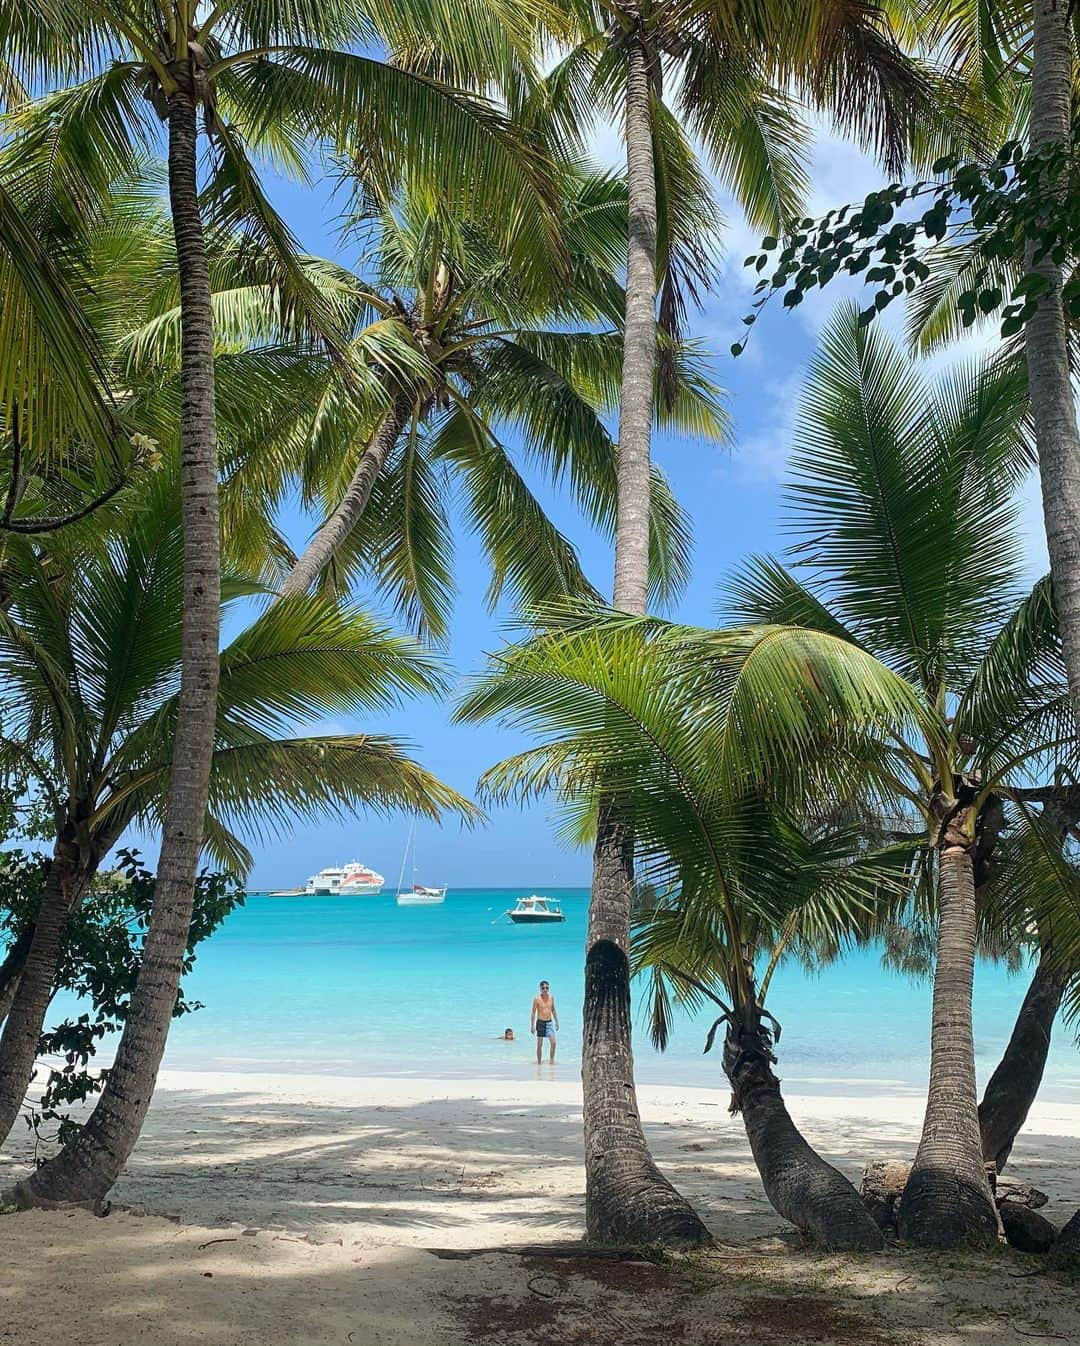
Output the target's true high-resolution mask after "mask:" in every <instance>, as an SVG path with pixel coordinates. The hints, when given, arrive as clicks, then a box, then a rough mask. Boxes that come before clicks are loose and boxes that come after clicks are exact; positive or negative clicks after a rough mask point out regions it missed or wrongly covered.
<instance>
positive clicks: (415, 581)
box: [127, 173, 726, 637]
mask: <svg viewBox="0 0 1080 1346" xmlns="http://www.w3.org/2000/svg"><path fill="white" fill-rule="evenodd" d="M566 176H567V177H568V179H569V180H568V181H567V184H566V193H567V195H566V196H565V197H564V198H563V199H562V201H561V207H560V226H561V232H562V236H563V239H564V241H565V245H566V249H567V254H568V258H569V266H570V275H569V278H568V279H562V278H559V277H557V276H556V277H553V276H552V275H551V274H550V273H545V274H544V276H542V277H541V278H534V277H532V276H531V275H529V274H527V273H525V272H523V269H522V267H521V266H520V265H518V264H517V263H515V262H514V261H513V260H512V259H511V258H509V257H508V256H507V253H506V251H505V249H504V247H503V246H502V240H501V238H500V236H499V235H500V232H501V231H497V230H491V229H487V228H482V227H480V226H478V225H476V224H473V223H472V222H470V221H467V220H466V221H461V220H453V219H450V218H448V217H447V216H446V213H445V212H444V211H442V210H438V209H434V210H433V209H432V206H431V203H430V200H429V199H427V198H426V197H424V198H423V199H417V197H415V196H414V197H411V198H410V197H408V196H407V197H405V199H403V200H400V201H395V202H394V203H393V204H392V205H383V204H378V205H372V204H371V203H369V202H364V203H363V210H362V212H361V211H358V215H357V218H355V219H354V221H353V222H352V225H351V227H350V231H349V232H350V235H353V234H355V235H358V237H359V239H360V241H361V243H362V246H363V263H362V265H361V267H360V269H359V272H358V273H357V274H353V273H352V272H348V271H345V270H344V269H342V268H332V267H329V266H328V265H327V264H325V263H321V262H317V261H315V260H313V259H310V260H309V261H308V263H307V265H308V267H309V269H310V271H311V273H312V276H313V283H316V284H319V285H320V286H321V287H322V288H323V289H324V291H325V292H326V293H327V295H328V297H330V296H331V295H332V296H333V300H334V302H335V303H336V305H337V307H338V309H339V310H340V322H341V325H342V327H343V330H344V331H345V333H346V334H347V341H348V346H347V349H348V351H349V354H350V357H351V358H350V362H349V365H348V367H347V369H346V370H344V371H343V369H342V367H341V362H340V361H339V360H337V359H335V358H334V357H333V355H332V354H327V353H325V352H323V353H321V354H320V353H318V352H313V351H311V350H310V349H307V348H305V346H304V344H303V343H302V342H301V343H299V344H298V343H296V342H295V340H294V339H293V337H292V334H290V333H289V332H288V331H285V332H281V333H277V334H270V333H268V332H267V331H266V330H265V328H266V314H267V311H268V309H271V308H272V304H270V303H269V297H268V295H267V293H266V287H265V286H258V285H248V286H246V287H243V288H240V289H232V290H230V291H229V292H228V293H227V294H226V293H224V292H223V293H222V295H221V301H220V308H219V312H220V325H219V332H220V342H221V348H222V349H221V350H220V351H219V366H220V365H221V364H222V362H223V360H225V361H227V360H228V359H229V358H230V357H231V354H233V353H235V351H236V349H237V346H238V343H241V342H244V341H245V340H246V341H247V342H249V343H254V345H253V355H257V356H259V357H260V358H262V359H264V360H269V359H273V360H274V361H276V362H277V363H276V365H275V374H276V379H275V381H274V386H271V387H270V388H269V390H267V389H266V388H265V387H264V381H260V383H259V399H258V401H257V402H256V400H255V399H252V407H251V412H250V416H249V417H248V422H247V426H246V428H245V429H246V432H243V433H241V434H240V435H239V436H238V437H234V438H233V440H232V442H230V444H229V445H228V446H227V447H226V448H225V450H224V462H225V471H226V483H227V484H226V487H225V491H224V508H225V512H226V519H227V523H228V528H229V534H230V537H231V538H232V539H233V541H234V544H235V543H239V542H240V540H241V539H243V538H245V537H246V538H249V539H250V543H249V544H248V552H249V554H250V557H251V560H252V563H253V564H254V563H256V558H257V554H258V553H259V552H261V553H262V554H263V558H264V561H265V564H266V565H267V582H268V583H270V584H273V585H274V586H275V587H277V588H278V589H279V592H282V593H294V592H304V591H306V590H307V589H308V588H310V587H311V585H312V583H313V582H316V581H319V582H320V583H322V584H324V585H328V586H330V587H332V588H334V589H336V590H338V591H343V592H344V591H347V590H348V589H349V587H350V585H351V584H352V582H353V579H354V577H355V575H356V573H357V571H358V570H362V571H363V572H365V578H367V579H368V580H369V582H371V581H373V582H374V583H375V584H376V585H378V586H380V587H382V588H383V589H384V590H385V591H386V592H387V593H388V595H389V596H390V597H391V598H392V600H393V602H394V603H395V605H396V606H397V607H398V608H399V609H400V610H401V611H402V612H403V614H404V615H405V616H406V617H407V618H408V620H409V621H410V622H411V623H413V624H414V625H415V626H416V627H418V628H419V629H422V630H425V631H426V632H428V633H429V634H431V635H433V636H435V637H442V636H444V635H445V632H446V626H447V620H448V613H447V608H448V603H449V598H450V594H451V589H452V566H451V551H452V547H451V541H450V536H449V527H450V521H449V518H448V512H447V509H446V506H445V503H444V501H445V500H447V499H448V498H452V497H453V496H454V495H456V494H458V492H455V491H454V489H453V488H454V487H455V486H456V487H458V488H459V493H460V498H461V500H462V502H463V506H464V512H465V516H466V522H467V524H468V525H469V526H470V527H471V528H472V529H473V530H475V531H476V532H478V533H479V535H480V538H481V541H482V543H483V545H484V550H485V552H486V554H487V557H488V560H489V564H490V567H491V573H492V583H491V587H490V590H489V595H488V597H489V600H490V601H492V602H493V601H494V600H495V599H497V598H498V597H499V595H500V594H501V593H502V592H503V591H504V589H505V588H507V587H509V588H510V589H512V590H513V591H514V593H515V597H517V598H518V599H519V601H523V602H525V603H527V604H535V603H537V602H541V601H543V600H545V599H547V598H550V597H552V596H553V595H558V594H565V593H573V592H577V593H589V592H591V586H590V585H589V582H588V580H587V579H586V577H585V576H584V574H583V573H582V571H581V568H580V565H579V563H578V561H577V558H576V556H575V554H574V551H573V548H572V547H571V545H570V543H569V542H568V541H567V539H566V538H565V537H564V536H563V535H562V534H561V533H560V532H559V531H558V530H557V529H556V528H554V527H553V526H552V524H551V523H550V521H549V520H548V518H547V516H546V514H545V512H544V510H543V508H542V506H541V504H540V502H539V501H538V500H537V499H536V498H535V497H534V495H533V494H532V492H531V491H530V489H529V487H528V484H527V482H526V479H525V477H524V475H523V473H522V471H521V469H520V467H519V462H520V460H521V458H525V459H527V460H531V461H532V462H536V463H539V464H540V465H541V466H542V467H543V468H544V469H545V470H546V471H547V472H548V473H550V475H551V477H552V478H553V479H555V480H558V479H560V478H562V477H566V478H567V479H568V482H569V484H570V486H571V488H572V490H573V491H574V494H575V495H576V496H577V498H578V500H579V502H580V504H581V507H582V510H583V511H584V512H585V513H586V515H587V516H588V517H589V519H590V520H591V521H594V522H596V523H598V524H600V525H601V526H605V527H606V526H609V525H610V523H611V521H612V520H613V517H614V512H615V493H616V481H617V471H616V450H615V445H614V442H613V440H612V438H611V436H610V434H609V431H608V429H607V426H606V424H605V419H604V415H605V413H606V412H607V411H608V410H609V409H610V408H611V407H612V405H613V404H614V402H615V401H616V399H617V390H618V369H619V354H620V349H621V340H620V336H619V332H618V325H619V323H620V322H621V316H622V315H621V306H622V286H621V284H620V283H619V281H618V277H617V268H618V264H619V257H620V253H621V249H622V246H624V240H625V220H626V193H625V187H624V186H623V184H622V183H620V182H619V181H618V180H617V179H616V178H614V177H611V176H609V175H606V174H597V173H588V174H575V175H574V176H573V177H569V175H566ZM553 281H554V282H555V283H553ZM222 283H223V285H227V284H228V280H227V278H225V277H222ZM178 318H179V315H178V313H177V312H176V310H175V309H173V310H171V311H165V312H160V313H156V314H155V315H154V316H153V318H152V319H151V321H150V322H149V323H148V324H147V325H146V327H145V328H144V329H143V330H142V331H136V332H133V333H131V334H130V336H129V338H128V341H127V346H128V349H129V350H130V351H131V352H132V353H133V354H136V353H137V367H138V369H139V372H140V374H141V375H142V376H145V374H146V373H147V371H148V369H149V368H152V367H153V366H154V365H155V364H156V365H158V366H161V367H171V366H172V365H173V363H174V361H175V342H176V338H177V335H178V327H179V322H178ZM268 336H272V339H274V340H277V341H279V342H281V343H282V344H281V345H280V346H279V347H275V346H272V345H270V344H268V341H267V337H268ZM664 349H665V351H666V352H667V353H668V354H669V355H670V363H671V377H670V378H669V380H668V386H667V388H666V390H665V396H664V397H663V399H662V400H660V401H659V402H658V404H657V415H658V420H659V423H660V424H662V425H665V426H671V427H673V428H679V429H682V430H684V431H686V432H690V433H693V434H695V435H698V436H699V437H701V438H703V439H712V440H717V439H720V438H722V437H723V436H724V434H725V430H726V417H725V414H724V411H723V408H722V406H721V402H720V396H721V395H720V393H719V390H718V389H716V388H715V386H714V385H713V384H712V383H711V381H710V380H709V378H708V375H707V372H706V369H705V362H704V360H703V358H702V357H701V354H700V350H699V347H698V346H697V345H696V343H693V342H680V343H673V342H670V341H668V340H667V339H665V342H664ZM361 362H363V364H362V363H361ZM249 363H250V362H249ZM361 371H362V372H363V374H364V377H365V382H364V383H363V385H362V386H361V387H359V388H358V387H356V386H355V380H356V376H357V374H358V373H360V372H361ZM505 428H513V429H514V430H516V431H517V434H518V437H519V438H520V440H521V441H522V452H521V453H520V454H515V453H514V452H512V451H511V449H510V448H509V446H508V445H507V443H506V442H505ZM653 475H654V481H653V494H654V497H655V508H654V510H653V520H652V527H651V575H652V580H653V583H654V586H655V589H654V592H655V593H656V595H657V597H659V598H661V599H667V598H670V597H671V595H672V594H673V592H675V591H676V590H677V589H678V588H679V587H680V585H681V583H682V581H683V579H684V578H685V572H686V555H687V540H686V537H685V533H684V529H685V523H684V521H683V518H682V515H681V512H680V510H679V508H678V506H677V504H676V502H675V501H674V500H673V498H672V495H671V492H670V489H669V488H668V486H667V484H666V482H665V481H664V479H663V477H662V474H660V473H659V471H658V470H655V469H654V473H653ZM294 483H298V484H299V486H300V489H301V493H302V496H303V498H304V499H305V500H308V501H320V500H321V501H322V502H324V509H325V519H324V522H323V523H322V524H321V525H320V526H319V528H318V529H317V530H316V532H315V534H314V535H313V537H312V538H311V540H310V542H309V543H308V545H307V547H306V548H305V549H304V552H303V554H302V555H301V556H300V558H299V559H298V560H296V559H294V558H292V556H291V553H290V551H289V548H288V545H287V543H286V541H285V539H284V538H282V537H280V536H276V535H273V534H269V535H268V533H267V524H266V521H267V520H268V519H269V518H272V517H273V515H274V512H275V510H276V509H277V507H278V506H279V504H280V502H281V500H282V498H283V497H284V496H285V495H286V494H287V492H288V491H289V489H290V488H291V487H292V486H293V484H294ZM361 519H362V520H363V526H362V527H361V526H360V523H361ZM283 565H285V566H287V567H288V568H287V569H286V570H285V572H284V578H283V579H282V578H281V576H282V566H283Z"/></svg>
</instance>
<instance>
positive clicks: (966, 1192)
mask: <svg viewBox="0 0 1080 1346" xmlns="http://www.w3.org/2000/svg"><path fill="white" fill-rule="evenodd" d="M950 802H951V801H950ZM964 812H965V811H964V810H961V811H960V813H959V815H958V816H956V815H954V814H952V813H951V811H949V810H944V811H943V812H942V813H941V815H940V816H942V817H946V818H947V821H946V822H945V824H944V825H943V836H942V842H941V844H940V845H939V848H938V871H939V872H938V938H937V963H936V966H935V969H934V1003H933V1019H932V1024H931V1031H930V1087H929V1090H928V1093H927V1099H926V1115H925V1117H924V1119H923V1128H922V1136H921V1138H920V1140H919V1148H918V1150H917V1151H916V1154H915V1163H914V1165H913V1167H912V1170H911V1173H910V1175H909V1176H908V1180H907V1183H906V1184H905V1186H904V1192H903V1196H902V1198H901V1202H900V1210H899V1217H898V1221H897V1228H898V1231H899V1233H900V1236H901V1238H905V1239H910V1240H911V1241H912V1242H913V1243H920V1244H922V1245H924V1246H926V1247H937V1248H947V1247H953V1246H955V1245H956V1244H958V1243H960V1242H962V1241H964V1240H965V1239H967V1238H970V1237H972V1236H978V1235H980V1234H982V1235H986V1236H989V1237H994V1236H996V1234H997V1231H998V1217H997V1210H996V1207H995V1206H994V1199H993V1196H992V1194H991V1191H990V1184H989V1181H988V1179H987V1176H986V1169H985V1168H984V1166H983V1157H982V1145H981V1143H980V1139H979V1117H978V1106H977V1101H976V1093H975V1043H974V1038H973V1035H972V1027H971V995H972V983H973V980H974V973H975V934H976V926H975V869H974V864H973V860H972V843H971V842H970V841H969V839H968V837H967V835H966V834H965V832H964V831H963V829H962V825H961V824H962V820H963V817H964Z"/></svg>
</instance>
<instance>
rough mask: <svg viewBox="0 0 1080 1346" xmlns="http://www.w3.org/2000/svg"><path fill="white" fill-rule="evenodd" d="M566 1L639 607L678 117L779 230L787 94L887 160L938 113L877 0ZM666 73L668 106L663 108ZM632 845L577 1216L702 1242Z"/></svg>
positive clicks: (666, 315)
mask: <svg viewBox="0 0 1080 1346" xmlns="http://www.w3.org/2000/svg"><path fill="white" fill-rule="evenodd" d="M574 10H575V14H576V15H578V16H580V15H581V14H582V12H584V15H585V17H582V18H580V19H579V21H580V22H581V23H583V24H584V26H585V28H586V31H585V33H584V36H583V38H582V40H581V41H580V43H579V45H578V46H577V47H576V48H574V49H573V50H571V51H570V53H569V54H568V55H567V56H566V58H565V59H564V60H563V61H562V62H561V63H560V64H559V65H558V66H557V67H556V69H555V70H554V71H553V72H552V74H551V75H550V77H549V79H548V81H547V84H546V86H545V88H544V90H543V96H538V97H537V98H535V99H534V100H533V101H534V104H535V105H536V106H537V108H538V111H537V113H536V115H537V116H538V117H541V118H542V117H544V116H545V115H547V116H553V117H554V118H555V120H556V121H558V123H559V124H560V127H561V129H562V130H563V131H564V132H565V131H566V130H567V129H568V128H569V130H570V132H571V133H572V132H573V130H574V129H575V126H574V123H575V122H577V123H580V120H581V117H580V113H581V112H582V110H583V109H585V110H587V111H592V110H594V109H596V108H601V107H602V108H605V109H612V110H614V111H615V113H616V115H617V116H618V117H619V118H620V120H621V122H622V126H623V133H624V143H625V149H626V162H627V188H628V193H629V222H628V223H629V229H628V240H629V250H628V262H627V286H626V317H625V321H624V324H623V363H622V378H621V389H620V402H619V489H618V510H617V521H616V531H615V581H614V591H613V602H614V605H615V607H616V608H618V609H620V610H622V611H626V612H632V613H642V612H644V611H645V608H646V602H647V595H648V569H647V564H646V562H647V557H648V549H649V545H648V544H649V538H648V520H649V517H650V506H649V486H650V480H651V474H650V453H651V430H652V424H653V415H652V403H653V390H654V384H655V370H656V367H657V359H658V349H657V340H656V320H657V300H658V298H659V317H660V322H661V325H662V326H663V328H664V329H665V330H667V331H668V332H669V333H671V334H675V333H676V332H677V331H678V328H679V324H680V322H681V319H682V317H683V315H684V312H685V305H686V302H687V299H688V298H691V299H692V298H694V297H695V295H696V293H697V292H698V290H699V289H703V288H707V287H708V285H709V284H710V282H711V280H712V274H711V267H710V259H709V257H708V255H707V254H705V255H703V254H702V253H701V251H700V250H699V249H698V248H696V247H695V244H694V232H695V231H694V228H693V225H692V224H691V223H690V222H688V221H685V220H681V219H680V217H679V213H678V210H677V208H676V201H675V199H674V198H673V197H672V196H671V194H670V193H669V190H668V188H669V184H670V183H671V181H672V180H673V178H674V176H675V175H681V176H683V177H686V176H687V175H692V174H694V173H699V172H700V169H698V167H697V165H696V164H695V162H694V158H693V153H692V151H691V150H690V147H689V144H688V141H687V138H686V136H685V134H684V131H683V125H685V126H686V127H688V128H689V129H690V131H691V132H692V133H694V134H695V136H696V137H697V139H698V140H699V142H700V143H701V145H702V146H703V147H704V149H705V151H706V153H707V155H708V158H709V160H710V165H711V167H712V168H713V169H714V170H715V171H716V172H717V174H718V175H719V177H720V178H721V180H722V181H724V182H725V183H726V184H727V185H728V186H730V187H731V189H732V190H733V191H734V193H735V195H736V197H737V199H738V200H739V202H740V204H741V205H742V206H743V207H744V208H745V210H746V213H747V215H748V218H749V219H750V220H751V222H752V223H754V224H757V225H760V226H761V227H763V228H767V229H770V230H774V231H776V232H779V231H781V230H782V229H784V228H785V227H786V226H787V224H788V223H789V222H790V220H791V218H792V217H793V216H795V215H796V213H797V211H798V210H799V208H800V205H801V198H802V196H803V193H804V190H805V173H804V168H803V152H804V149H805V145H806V141H807V133H806V130H805V127H804V123H803V120H802V116H801V115H800V104H799V102H798V96H799V95H802V96H803V98H804V99H805V101H806V102H809V103H812V104H813V105H815V106H816V107H818V108H823V109H826V110H827V111H828V113H829V114H830V115H831V116H832V117H833V118H834V119H835V120H836V121H837V122H838V123H839V124H841V125H843V126H844V127H845V129H848V130H851V131H854V132H855V133H856V135H858V136H859V137H860V138H861V139H862V140H863V141H864V143H867V144H870V145H872V146H873V147H874V148H875V149H876V150H877V151H879V152H880V153H881V155H882V157H883V158H884V159H885V161H886V163H887V164H892V165H896V164H898V163H899V162H900V161H901V160H902V158H903V156H904V154H905V152H906V150H907V148H908V147H909V145H911V144H912V143H913V141H914V139H915V138H916V136H917V134H920V133H921V132H922V131H925V130H927V129H928V127H927V125H926V123H927V122H933V120H934V118H933V116H932V115H931V116H929V117H928V115H927V114H928V111H929V108H930V100H929V99H928V98H927V97H926V94H927V89H928V85H927V83H926V79H925V76H922V77H920V76H919V75H918V74H916V72H915V71H914V69H913V67H912V65H911V64H910V63H909V62H908V61H907V60H906V59H905V58H904V57H903V55H902V54H901V52H900V50H899V48H898V46H897V44H896V41H895V39H894V37H893V34H892V32H891V30H890V28H889V24H888V21H887V19H886V16H885V13H884V11H883V10H882V9H881V8H879V7H878V6H869V5H862V4H854V5H853V4H850V3H846V0H845V2H844V3H836V2H835V0H821V2H820V3H813V4H805V3H799V4H795V3H787V0H775V2H774V0H761V2H760V3H754V4H750V5H742V4H739V5H736V4H731V3H727V2H726V0H709V3H705V4H699V3H684V0H657V3H639V2H638V0H626V3H618V4H614V5H609V4H604V5H601V6H597V7H595V8H594V7H590V6H584V7H582V6H575V7H574ZM672 76H674V77H675V81H674V82H675V84H676V92H675V94H674V104H673V107H674V115H673V111H672V109H669V107H668V106H667V104H666V103H665V101H664V82H665V78H668V79H670V78H671V77H672ZM545 99H546V101H545ZM931 138H932V137H931ZM661 367H663V362H662V361H661ZM632 853H633V843H632V839H630V838H629V837H627V836H625V835H624V830H623V829H622V827H621V826H620V825H619V820H618V818H617V816H616V815H615V814H614V813H613V812H612V810H611V809H610V808H607V807H605V808H602V809H601V810H600V812H599V819H598V832H597V838H596V846H595V850H594V862H593V882H592V899H591V902H590V916H589V934H588V936H587V948H588V953H587V956H586V978H585V1006H584V1011H583V1026H584V1045H583V1052H582V1063H583V1070H582V1074H583V1081H584V1090H585V1104H584V1122H585V1153H586V1223H587V1226H588V1229H589V1232H590V1234H591V1235H592V1236H593V1237H596V1238H601V1239H616V1240H618V1239H623V1240H627V1241H631V1242H650V1241H653V1240H655V1239H662V1240H665V1241H668V1242H671V1243H678V1244H683V1245H688V1246H690V1245H694V1244H696V1243H701V1242H703V1241H705V1240H706V1238H707V1234H706V1231H705V1229H704V1226H703V1225H702V1223H701V1221H700V1220H699V1219H697V1217H696V1216H695V1215H694V1213H693V1212H692V1211H691V1210H690V1208H689V1206H688V1205H687V1203H686V1202H685V1201H683V1200H682V1198H680V1197H679V1196H678V1195H677V1194H676V1193H675V1192H674V1190H673V1189H672V1188H671V1186H670V1184H668V1183H667V1182H666V1180H664V1179H663V1178H662V1176H661V1175H660V1174H659V1173H658V1171H657V1170H656V1167H655V1165H654V1164H653V1162H652V1160H651V1158H650V1156H649V1153H648V1150H647V1147H646V1145H645V1141H644V1136H643V1134H642V1131H641V1125H640V1121H639V1118H638V1108H637V1102H636V1097H635V1090H634V1079H633V1056H632V1050H631V1042H630V1035H629V1022H630V1020H629V1012H628V1008H627V1007H628V1004H629V970H628V963H627V954H628V948H629V930H630V910H631V905H632V895H633V892H634V877H633V874H632V872H631V871H630V869H629V868H628V866H629V862H630V857H631V855H632ZM624 1027H625V1030H626V1031H625V1033H624V1032H623V1029H624Z"/></svg>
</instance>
